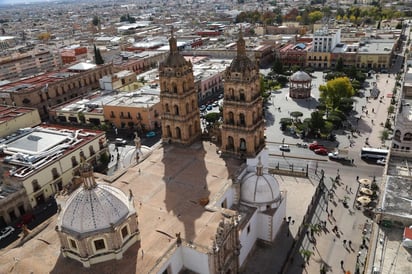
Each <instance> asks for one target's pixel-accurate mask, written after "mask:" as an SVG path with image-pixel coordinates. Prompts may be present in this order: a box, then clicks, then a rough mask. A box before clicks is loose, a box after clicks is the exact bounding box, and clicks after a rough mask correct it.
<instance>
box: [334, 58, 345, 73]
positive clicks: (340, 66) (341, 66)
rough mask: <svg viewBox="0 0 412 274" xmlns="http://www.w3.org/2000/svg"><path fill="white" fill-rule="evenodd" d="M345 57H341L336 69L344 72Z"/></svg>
mask: <svg viewBox="0 0 412 274" xmlns="http://www.w3.org/2000/svg"><path fill="white" fill-rule="evenodd" d="M343 67H344V65H343V58H342V57H339V59H338V62H337V63H336V71H339V72H343Z"/></svg>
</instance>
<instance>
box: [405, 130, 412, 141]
mask: <svg viewBox="0 0 412 274" xmlns="http://www.w3.org/2000/svg"><path fill="white" fill-rule="evenodd" d="M403 140H404V141H411V140H412V134H411V133H409V132H408V133H405V135H403Z"/></svg>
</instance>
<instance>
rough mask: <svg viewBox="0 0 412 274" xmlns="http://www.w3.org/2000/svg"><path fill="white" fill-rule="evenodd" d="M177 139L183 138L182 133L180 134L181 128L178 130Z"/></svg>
mask: <svg viewBox="0 0 412 274" xmlns="http://www.w3.org/2000/svg"><path fill="white" fill-rule="evenodd" d="M176 138H177V139H181V138H182V133H181V132H180V127H177V128H176Z"/></svg>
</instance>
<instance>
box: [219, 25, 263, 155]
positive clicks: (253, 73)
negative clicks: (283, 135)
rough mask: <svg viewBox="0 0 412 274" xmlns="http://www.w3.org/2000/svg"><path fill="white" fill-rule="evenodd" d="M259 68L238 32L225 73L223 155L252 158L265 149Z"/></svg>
mask: <svg viewBox="0 0 412 274" xmlns="http://www.w3.org/2000/svg"><path fill="white" fill-rule="evenodd" d="M259 77H260V76H259V67H258V65H257V63H254V62H252V61H251V60H250V59H249V57H248V56H247V55H246V45H245V40H244V39H243V36H242V32H241V31H240V34H239V39H238V41H237V55H236V57H235V58H234V59H233V61H232V63H231V64H230V66H229V67H228V68H227V69H226V71H225V73H224V79H225V86H224V100H223V124H222V147H221V150H222V152H223V153H226V154H232V155H235V156H238V157H255V156H256V155H257V154H258V153H259V152H260V151H261V150H262V149H263V148H264V146H265V138H264V126H265V125H264V120H263V103H262V102H263V99H262V97H261V95H260V78H259Z"/></svg>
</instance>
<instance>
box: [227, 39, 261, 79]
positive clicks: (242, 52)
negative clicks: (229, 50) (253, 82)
mask: <svg viewBox="0 0 412 274" xmlns="http://www.w3.org/2000/svg"><path fill="white" fill-rule="evenodd" d="M255 67H256V64H255V63H253V62H252V60H250V58H249V57H247V55H246V45H245V40H244V39H243V36H242V32H240V34H239V39H238V41H237V55H236V57H235V58H234V59H233V61H232V63H231V64H230V66H229V71H231V72H244V71H246V70H253V69H255Z"/></svg>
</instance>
